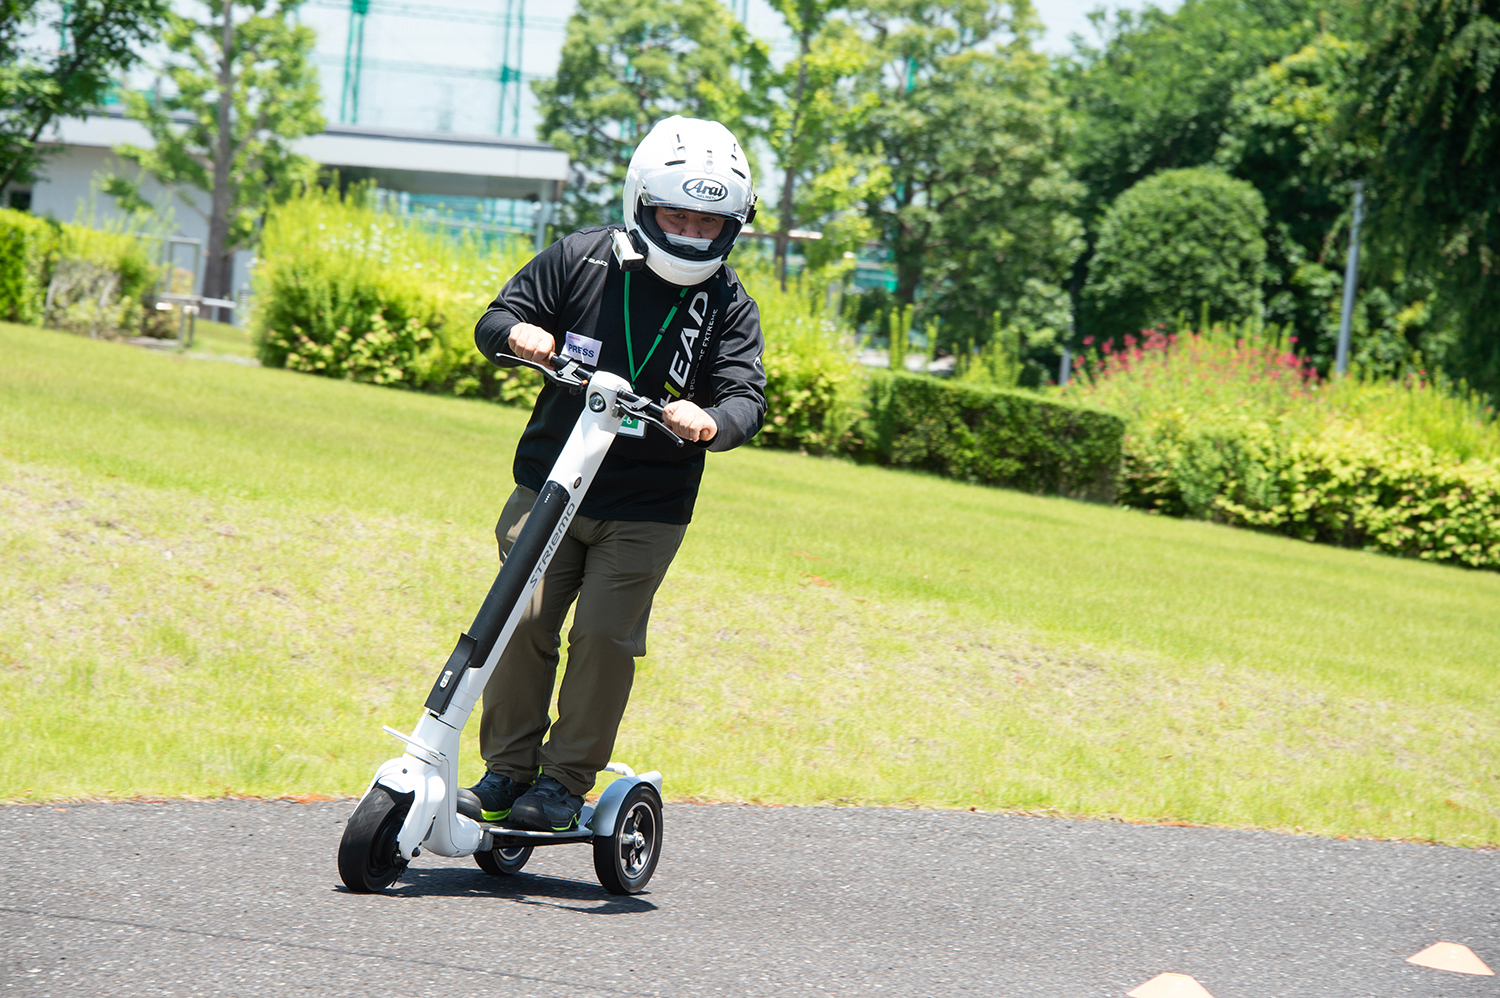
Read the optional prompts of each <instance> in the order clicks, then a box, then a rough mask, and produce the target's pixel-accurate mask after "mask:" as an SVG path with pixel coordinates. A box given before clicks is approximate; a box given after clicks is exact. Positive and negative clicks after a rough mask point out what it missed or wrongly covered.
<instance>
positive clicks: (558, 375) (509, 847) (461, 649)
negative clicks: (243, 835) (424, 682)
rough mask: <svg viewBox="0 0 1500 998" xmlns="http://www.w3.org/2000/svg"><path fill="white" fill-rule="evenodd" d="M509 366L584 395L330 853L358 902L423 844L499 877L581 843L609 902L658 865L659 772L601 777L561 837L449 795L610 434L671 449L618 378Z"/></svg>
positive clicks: (557, 366)
mask: <svg viewBox="0 0 1500 998" xmlns="http://www.w3.org/2000/svg"><path fill="white" fill-rule="evenodd" d="M517 363H526V364H527V366H530V367H534V368H536V369H537V370H539V371H541V372H542V374H543V375H544V376H545V377H547V379H548V380H550V381H552V382H553V383H554V384H557V385H560V386H563V387H566V388H568V389H569V390H570V391H571V392H573V393H574V394H577V393H579V392H587V393H588V402H587V405H585V406H584V410H583V412H582V414H581V415H580V416H579V417H578V422H577V423H575V424H574V426H573V432H572V434H571V435H570V436H569V437H568V440H567V443H566V444H564V445H563V449H562V453H561V454H559V455H558V458H557V462H556V463H555V464H554V465H553V466H552V471H551V473H550V474H549V475H548V477H547V483H546V485H544V486H543V487H542V491H541V493H540V494H539V495H538V496H537V499H536V504H535V505H533V506H532V508H531V516H530V517H529V518H528V519H527V521H526V526H525V527H524V528H522V530H521V533H520V534H519V536H517V537H516V541H515V543H514V544H513V545H512V546H511V549H510V553H509V554H508V555H507V557H506V559H505V565H504V566H503V567H502V568H501V570H500V574H499V575H498V576H496V577H495V583H494V585H492V586H491V587H490V591H489V595H487V596H486V597H485V600H484V604H483V605H482V606H481V607H480V608H479V613H478V615H477V616H476V617H475V618H474V623H473V625H472V626H471V627H470V628H469V630H468V632H466V633H464V634H461V635H459V638H458V645H457V646H456V647H455V648H454V649H453V654H452V655H450V656H449V658H448V662H447V664H446V665H444V666H443V670H442V672H441V673H440V674H439V675H438V678H437V682H435V683H434V684H433V686H432V692H431V693H430V694H428V697H427V703H426V709H425V710H424V711H423V712H422V716H421V718H420V719H419V720H418V721H417V726H416V728H415V730H413V731H412V733H411V734H410V735H404V734H402V733H401V732H399V731H397V730H396V729H395V728H392V727H390V726H389V725H387V726H385V731H386V732H388V733H389V734H391V735H393V736H395V737H396V738H399V739H400V740H401V741H403V742H405V743H406V753H405V754H404V755H402V756H400V757H398V758H395V759H392V760H390V761H389V762H387V763H385V765H383V766H381V767H380V769H378V770H377V771H376V773H375V778H374V779H373V780H372V781H370V786H369V788H368V789H367V790H366V791H365V795H364V797H363V798H361V799H360V802H359V806H358V807H356V808H355V809H354V814H353V815H352V816H351V817H350V818H349V824H348V826H347V827H346V828H345V829H344V838H343V841H341V842H340V843H339V858H338V863H339V877H340V878H341V879H342V880H343V881H344V884H345V886H347V887H348V888H349V889H350V890H351V891H355V892H357V893H372V892H376V891H382V890H384V889H385V888H387V887H389V886H390V885H391V884H392V883H394V882H395V880H396V879H397V878H398V877H399V876H400V875H401V873H402V871H403V870H405V869H406V865H407V864H408V863H409V862H411V861H412V860H413V859H416V858H417V857H418V856H420V855H421V854H422V847H423V846H426V847H427V848H428V849H430V850H431V851H433V852H435V853H437V854H438V855H440V856H473V857H474V860H475V862H477V863H478V864H479V866H480V868H481V869H482V870H484V871H485V872H486V873H488V874H491V875H493V876H504V875H509V874H514V873H518V872H519V871H520V869H521V867H523V866H525V865H526V861H527V860H528V859H530V858H531V852H532V849H534V848H535V847H537V846H543V845H556V844H560V843H566V842H588V843H592V844H593V846H594V870H595V872H596V873H598V875H599V883H601V884H602V885H604V889H605V890H607V891H609V892H610V893H612V894H638V893H640V892H641V891H642V890H644V889H645V887H646V883H647V882H648V881H649V880H650V879H651V874H652V873H654V872H655V871H656V862H657V860H658V859H659V858H660V854H661V827H662V825H661V774H660V773H655V772H652V773H642V774H640V775H639V776H638V775H636V774H635V773H634V772H633V771H632V770H631V769H630V767H629V766H625V765H622V764H620V763H616V762H611V763H610V764H609V766H608V767H607V768H608V770H609V771H610V772H612V773H615V774H617V775H618V776H619V777H620V778H619V779H617V780H615V781H614V782H613V783H611V784H610V785H609V786H608V787H606V788H605V790H604V792H603V793H602V794H601V795H600V797H599V801H598V803H597V804H595V805H594V806H593V807H589V806H587V805H585V806H584V808H583V811H582V813H581V814H580V815H579V819H578V827H577V828H576V829H574V830H572V831H567V832H533V831H526V830H523V829H518V828H507V827H504V826H503V825H497V824H491V823H489V822H486V821H484V820H483V819H482V817H481V815H480V812H479V808H478V806H477V802H476V801H475V800H474V798H473V795H471V794H467V793H466V794H465V795H464V797H465V798H468V799H467V800H464V799H461V798H460V797H459V788H458V754H459V744H458V736H459V733H460V732H461V731H463V727H464V724H465V722H467V721H468V719H469V714H470V713H471V712H472V711H473V710H474V705H475V703H477V702H478V700H479V696H480V693H481V692H482V691H483V690H484V686H485V683H486V682H488V680H489V678H490V674H491V673H493V672H494V671H495V664H496V663H497V662H498V661H499V659H500V653H501V652H502V651H504V650H505V646H506V645H507V644H508V643H509V642H510V638H511V635H512V633H514V631H515V629H516V624H517V623H518V622H519V621H520V619H521V614H522V612H523V611H524V610H525V608H526V605H527V603H528V602H530V600H531V595H532V593H533V592H534V591H535V590H536V587H537V583H539V582H540V581H541V578H542V575H543V574H544V573H545V572H546V571H547V565H548V563H549V562H551V560H552V555H553V552H555V551H556V550H557V545H558V544H559V543H560V542H561V541H562V538H563V535H564V533H566V531H567V529H568V524H569V523H570V522H571V521H572V519H573V514H574V513H575V512H576V511H577V509H578V506H579V504H580V503H581V502H582V501H583V497H584V495H585V494H586V493H587V492H588V489H589V485H590V483H592V482H593V480H594V474H595V472H597V471H598V470H599V465H600V464H601V463H602V462H603V461H604V455H605V453H606V452H608V450H609V447H610V444H612V443H613V442H614V439H615V435H616V434H617V433H618V432H619V430H620V426H621V424H622V423H623V422H624V421H625V420H626V419H632V420H640V421H642V422H645V423H649V424H650V425H652V426H655V427H656V428H658V429H660V430H661V431H662V432H664V433H666V434H667V435H668V436H670V437H671V438H672V439H673V440H674V441H676V442H677V445H678V446H679V447H680V446H682V440H681V438H679V437H678V436H677V435H676V434H675V433H673V432H672V431H671V430H669V429H668V428H667V426H666V424H665V423H664V422H663V419H664V418H665V417H664V416H663V413H662V408H661V406H659V405H657V404H656V403H654V402H652V401H651V400H650V399H648V398H644V397H642V396H640V395H637V394H635V393H634V392H633V391H631V390H630V385H629V383H628V382H626V381H625V379H624V378H621V377H619V376H618V375H615V374H610V373H609V372H607V371H589V370H587V369H585V368H583V367H582V366H581V365H580V364H579V363H578V362H577V361H576V360H573V359H570V358H565V357H558V356H554V357H553V358H552V360H551V364H550V366H548V367H543V366H542V365H540V364H530V363H529V362H525V361H517Z"/></svg>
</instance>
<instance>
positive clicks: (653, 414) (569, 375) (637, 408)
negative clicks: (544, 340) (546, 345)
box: [496, 353, 685, 447]
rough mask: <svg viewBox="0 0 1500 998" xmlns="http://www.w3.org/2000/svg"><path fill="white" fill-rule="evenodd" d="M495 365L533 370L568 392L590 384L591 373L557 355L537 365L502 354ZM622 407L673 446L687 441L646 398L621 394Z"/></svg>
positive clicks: (572, 361)
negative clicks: (661, 434) (666, 438)
mask: <svg viewBox="0 0 1500 998" xmlns="http://www.w3.org/2000/svg"><path fill="white" fill-rule="evenodd" d="M496 361H497V362H498V363H500V364H502V365H504V366H506V367H530V368H534V369H535V370H538V371H540V372H542V377H544V378H546V379H547V380H548V381H550V382H552V383H553V384H555V385H560V386H562V387H564V388H567V389H568V390H569V391H571V392H574V393H575V394H576V393H577V392H580V391H582V390H583V388H584V386H586V385H587V384H588V383H589V379H588V370H587V369H586V368H584V366H583V365H582V364H580V363H578V361H577V360H575V359H574V358H572V357H568V356H565V355H563V354H559V353H554V354H551V355H550V356H549V357H548V358H547V363H545V364H538V363H536V362H535V361H531V360H526V359H525V358H523V357H517V356H515V355H514V354H503V355H501V356H499V357H497V358H496ZM616 397H617V398H618V400H619V403H620V407H621V408H622V409H624V410H625V411H626V412H628V413H629V414H630V415H632V416H637V417H639V418H641V419H644V420H645V421H646V422H647V423H650V424H651V425H652V426H654V427H656V428H657V429H658V430H661V431H662V432H663V433H665V434H666V435H667V436H668V437H670V438H671V439H672V442H673V443H674V444H676V445H677V446H678V447H681V446H682V445H683V444H684V443H685V441H684V440H683V439H682V437H679V436H678V435H677V434H676V433H674V432H673V431H672V428H671V427H669V426H668V425H667V422H666V420H667V414H666V411H665V410H664V409H663V408H662V406H661V405H659V404H658V403H656V402H653V401H651V400H650V399H649V398H647V397H646V396H644V395H637V394H636V393H635V392H631V391H621V392H619V393H618V395H617V396H616Z"/></svg>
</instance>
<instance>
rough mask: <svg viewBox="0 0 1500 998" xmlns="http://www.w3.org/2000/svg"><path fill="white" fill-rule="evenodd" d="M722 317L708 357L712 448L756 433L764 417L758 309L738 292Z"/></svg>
mask: <svg viewBox="0 0 1500 998" xmlns="http://www.w3.org/2000/svg"><path fill="white" fill-rule="evenodd" d="M737 297H738V298H739V300H738V301H735V302H734V303H733V305H731V306H730V308H729V310H728V312H729V314H728V315H727V316H726V317H725V325H724V332H723V333H722V335H720V337H719V342H718V348H717V349H716V350H715V352H714V357H713V358H712V360H711V364H712V367H711V368H710V370H709V372H708V374H709V387H710V389H711V390H712V393H713V405H711V406H707V407H705V409H704V411H705V412H707V413H708V414H709V415H710V416H712V417H713V420H714V422H715V423H716V424H718V427H719V429H718V432H717V433H715V434H714V438H713V440H711V441H709V444H708V449H709V450H712V451H723V450H730V449H732V448H734V447H738V446H739V445H740V444H742V443H744V442H745V441H747V440H749V439H750V438H751V437H753V436H755V435H756V434H757V433H759V432H760V427H761V424H762V423H763V422H765V418H766V371H765V368H764V367H762V366H761V354H762V353H763V352H764V351H765V341H764V340H763V339H762V337H761V332H760V309H759V308H758V307H757V306H756V304H755V301H754V299H752V298H751V297H750V296H748V295H745V294H744V293H743V291H741V293H740V295H738V296H737Z"/></svg>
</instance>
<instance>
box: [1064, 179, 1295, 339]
mask: <svg viewBox="0 0 1500 998" xmlns="http://www.w3.org/2000/svg"><path fill="white" fill-rule="evenodd" d="M1265 224H1266V206H1265V201H1264V200H1263V199H1262V198H1261V196H1260V192H1259V191H1257V190H1256V189H1255V188H1254V187H1252V186H1251V185H1250V184H1248V183H1246V182H1245V181H1243V180H1237V179H1235V178H1233V177H1230V176H1227V175H1226V174H1224V173H1223V172H1221V171H1219V170H1214V169H1203V168H1199V169H1192V170H1167V171H1164V172H1162V173H1158V174H1156V175H1155V176H1152V177H1147V178H1146V179H1145V180H1142V181H1141V182H1140V183H1138V184H1136V185H1135V186H1134V187H1132V188H1130V189H1129V190H1127V191H1126V192H1125V193H1123V194H1121V195H1120V196H1119V198H1117V199H1116V200H1115V203H1114V204H1112V205H1110V208H1109V210H1108V211H1107V212H1105V214H1104V218H1103V220H1102V221H1101V222H1100V225H1099V243H1098V248H1097V250H1096V251H1095V254H1094V261H1093V264H1092V266H1091V267H1090V268H1089V281H1088V285H1087V286H1086V287H1085V289H1084V300H1085V302H1086V304H1087V309H1088V318H1089V322H1088V327H1087V328H1088V331H1089V332H1090V333H1092V334H1094V335H1095V336H1099V337H1104V338H1113V337H1118V336H1122V335H1125V334H1127V333H1136V332H1139V331H1140V330H1142V329H1146V328H1150V327H1152V326H1155V325H1159V324H1168V323H1173V322H1175V321H1176V320H1177V318H1178V316H1179V315H1180V314H1181V313H1182V312H1184V311H1186V312H1188V313H1189V314H1190V315H1194V316H1196V315H1197V314H1198V310H1199V308H1200V307H1206V308H1207V309H1208V312H1209V318H1210V319H1213V318H1218V319H1231V320H1242V319H1259V318H1260V317H1261V309H1262V298H1261V281H1262V268H1263V266H1264V263H1265V258H1266V242H1265V239H1264V238H1263V236H1262V232H1263V231H1264V228H1265Z"/></svg>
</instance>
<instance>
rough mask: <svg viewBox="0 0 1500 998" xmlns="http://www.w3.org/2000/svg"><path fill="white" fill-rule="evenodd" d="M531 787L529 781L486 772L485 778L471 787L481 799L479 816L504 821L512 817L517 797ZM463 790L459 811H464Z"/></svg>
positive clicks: (471, 790)
mask: <svg viewBox="0 0 1500 998" xmlns="http://www.w3.org/2000/svg"><path fill="white" fill-rule="evenodd" d="M530 789H531V784H529V783H517V782H516V781H515V780H513V779H511V778H510V777H509V776H501V775H500V774H499V773H485V774H484V779H482V780H480V781H479V782H478V783H476V784H474V785H473V786H472V787H470V788H469V791H468V792H469V793H471V794H473V795H474V796H475V797H476V798H478V799H479V816H480V817H481V818H482V819H484V820H485V821H504V820H505V819H506V818H509V817H510V812H511V808H512V806H513V805H514V804H515V803H516V798H518V797H520V796H521V795H522V794H524V793H525V792H526V791H528V790H530ZM463 810H464V808H463V791H459V813H460V814H462V813H463Z"/></svg>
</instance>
